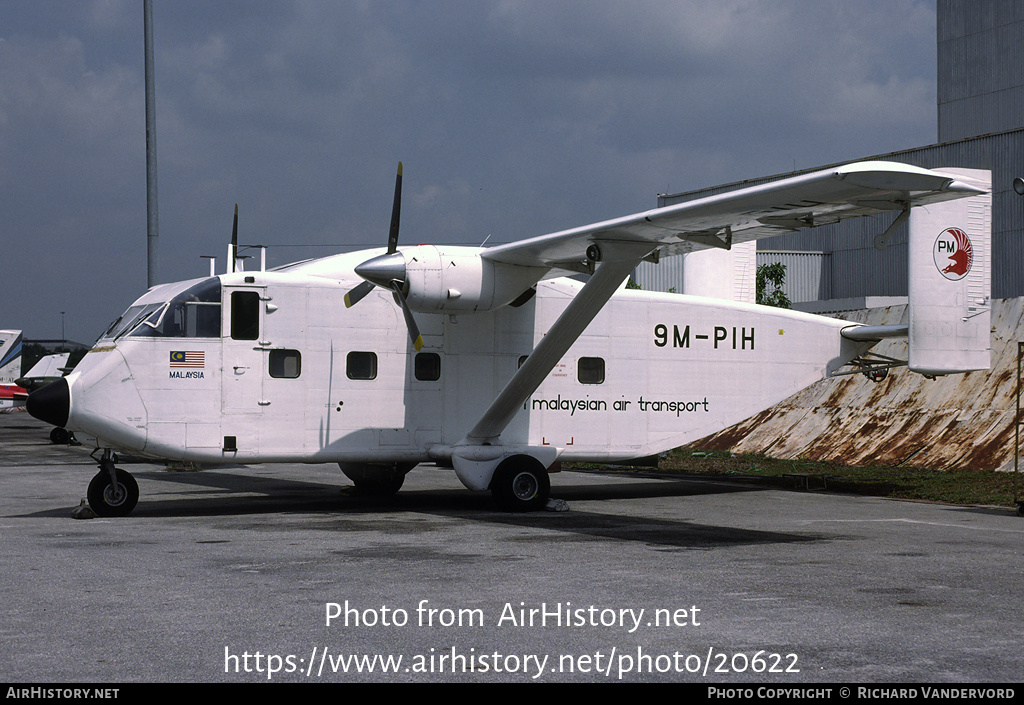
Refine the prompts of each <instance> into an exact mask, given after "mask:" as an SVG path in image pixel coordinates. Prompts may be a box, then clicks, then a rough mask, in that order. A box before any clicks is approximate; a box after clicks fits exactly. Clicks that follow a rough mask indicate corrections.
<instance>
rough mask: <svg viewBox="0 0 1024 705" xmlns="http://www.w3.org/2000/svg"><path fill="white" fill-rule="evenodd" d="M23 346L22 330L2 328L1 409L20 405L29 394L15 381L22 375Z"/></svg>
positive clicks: (0, 356)
mask: <svg viewBox="0 0 1024 705" xmlns="http://www.w3.org/2000/svg"><path fill="white" fill-rule="evenodd" d="M21 347H22V339H21V331H20V330H0V409H10V408H12V407H14V406H18V405H19V404H18V400H20V399H21V398H22V397H23V396H27V394H28V393H27V392H26V391H25V388H24V387H21V386H19V385H18V384H17V383H16V382H15V380H16V379H18V378H19V377H21Z"/></svg>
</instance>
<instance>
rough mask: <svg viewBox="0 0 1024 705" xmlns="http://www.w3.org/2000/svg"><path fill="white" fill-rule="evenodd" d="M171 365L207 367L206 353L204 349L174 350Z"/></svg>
mask: <svg viewBox="0 0 1024 705" xmlns="http://www.w3.org/2000/svg"><path fill="white" fill-rule="evenodd" d="M171 367H206V353H205V352H204V351H202V350H175V351H172V352H171Z"/></svg>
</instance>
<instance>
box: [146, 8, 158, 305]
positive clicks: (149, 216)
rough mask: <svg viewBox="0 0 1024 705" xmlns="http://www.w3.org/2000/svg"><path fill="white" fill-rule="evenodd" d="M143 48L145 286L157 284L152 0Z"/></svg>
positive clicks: (147, 12)
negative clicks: (144, 104) (146, 275)
mask: <svg viewBox="0 0 1024 705" xmlns="http://www.w3.org/2000/svg"><path fill="white" fill-rule="evenodd" d="M142 12H143V15H144V21H143V25H144V33H145V36H146V39H145V45H146V46H145V50H146V68H145V71H146V244H147V248H146V249H147V254H148V268H147V272H148V282H149V284H148V285H149V286H151V287H152V286H154V285H155V284H156V283H157V244H158V242H157V238H158V237H159V232H160V228H159V225H158V222H157V207H156V89H155V88H154V85H153V0H143V3H142Z"/></svg>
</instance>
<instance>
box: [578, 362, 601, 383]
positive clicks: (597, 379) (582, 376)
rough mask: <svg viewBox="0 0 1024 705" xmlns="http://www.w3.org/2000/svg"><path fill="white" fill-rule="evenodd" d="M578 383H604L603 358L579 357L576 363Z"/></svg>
mask: <svg viewBox="0 0 1024 705" xmlns="http://www.w3.org/2000/svg"><path fill="white" fill-rule="evenodd" d="M576 374H577V378H578V379H579V381H580V384H604V358H603V357H581V358H580V359H579V361H578V362H577V363H576Z"/></svg>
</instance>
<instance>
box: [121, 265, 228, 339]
mask: <svg viewBox="0 0 1024 705" xmlns="http://www.w3.org/2000/svg"><path fill="white" fill-rule="evenodd" d="M152 293H153V292H150V295H152ZM220 297H221V292H220V279H218V278H217V277H211V278H209V279H203V280H202V281H200V282H198V283H196V284H193V285H192V286H190V287H188V288H187V289H185V290H184V291H182V292H180V293H179V294H177V295H175V296H174V297H173V298H171V300H170V301H148V302H144V303H135V304H132V305H131V306H130V307H129V308H128V310H127V311H125V312H124V313H123V314H122V315H121V317H120V318H118V319H117V320H116V321H114V322H113V323H112V324H111V326H110V328H108V329H107V332H106V333H104V334H103V335H102V336H101V339H114V340H116V339H118V338H120V337H122V336H125V335H128V336H131V337H150V338H154V337H155V338H219V337H220ZM143 298H145V297H143Z"/></svg>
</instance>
